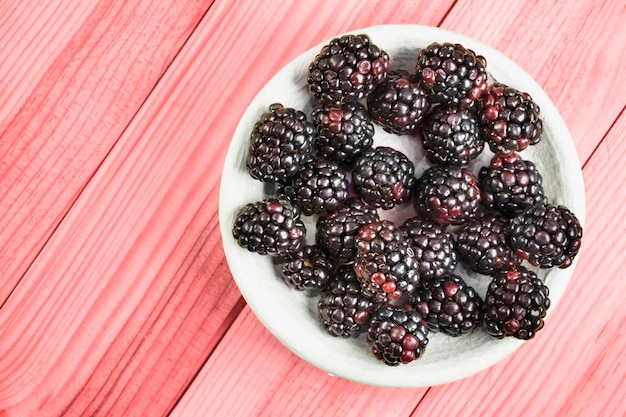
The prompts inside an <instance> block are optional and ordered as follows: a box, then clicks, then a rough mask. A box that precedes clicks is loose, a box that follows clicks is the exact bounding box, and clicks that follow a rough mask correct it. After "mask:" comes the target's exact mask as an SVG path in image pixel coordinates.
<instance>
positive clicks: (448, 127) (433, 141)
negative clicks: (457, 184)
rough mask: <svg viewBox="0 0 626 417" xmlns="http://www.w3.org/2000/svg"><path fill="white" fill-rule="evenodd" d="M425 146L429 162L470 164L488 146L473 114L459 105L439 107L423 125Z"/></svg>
mask: <svg viewBox="0 0 626 417" xmlns="http://www.w3.org/2000/svg"><path fill="white" fill-rule="evenodd" d="M422 143H423V145H424V150H425V151H426V157H427V158H428V160H429V161H431V162H432V163H435V164H441V165H447V164H450V165H468V164H469V163H470V162H471V161H472V160H474V159H475V158H476V157H477V156H478V155H480V153H481V152H482V151H483V148H484V147H485V142H484V141H483V139H482V138H481V136H480V133H479V129H478V117H477V116H476V114H475V113H474V112H473V111H470V110H465V109H462V108H460V107H458V106H454V105H453V106H439V107H436V108H435V109H434V110H433V111H432V112H431V113H430V114H429V115H428V116H427V117H426V118H425V120H424V122H423V123H422Z"/></svg>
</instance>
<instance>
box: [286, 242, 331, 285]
mask: <svg viewBox="0 0 626 417" xmlns="http://www.w3.org/2000/svg"><path fill="white" fill-rule="evenodd" d="M333 268H334V267H333V262H332V260H331V259H330V256H328V254H327V253H326V252H325V251H324V250H323V249H322V248H320V247H319V246H317V245H303V246H302V247H301V248H300V249H299V250H298V251H297V252H296V253H295V254H291V255H289V256H288V257H286V258H285V260H284V262H283V263H282V265H281V269H280V277H281V278H282V279H283V281H285V283H286V284H287V285H288V286H290V287H291V288H294V289H296V290H298V291H304V290H316V289H320V288H323V287H324V286H325V285H326V283H327V282H328V280H329V279H330V276H331V273H332V271H333Z"/></svg>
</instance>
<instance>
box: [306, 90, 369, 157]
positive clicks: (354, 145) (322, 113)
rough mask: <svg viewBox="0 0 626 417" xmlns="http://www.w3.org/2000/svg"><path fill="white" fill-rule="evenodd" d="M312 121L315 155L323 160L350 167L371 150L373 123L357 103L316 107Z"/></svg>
mask: <svg viewBox="0 0 626 417" xmlns="http://www.w3.org/2000/svg"><path fill="white" fill-rule="evenodd" d="M312 118H313V124H314V125H315V126H316V127H317V139H316V141H315V146H316V148H317V152H318V154H319V155H321V156H322V157H324V158H326V159H329V160H331V161H336V162H339V163H348V164H349V163H352V161H353V160H354V158H356V157H357V156H359V155H361V154H362V153H363V152H364V151H365V150H366V149H369V148H371V147H372V143H373V142H374V123H373V121H372V117H371V116H370V114H369V113H368V112H367V109H366V108H365V106H363V105H362V104H361V103H359V102H355V103H345V104H343V105H341V106H324V105H320V106H316V107H315V108H314V109H313V112H312Z"/></svg>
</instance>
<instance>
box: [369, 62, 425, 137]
mask: <svg viewBox="0 0 626 417" xmlns="http://www.w3.org/2000/svg"><path fill="white" fill-rule="evenodd" d="M428 106H429V104H428V99H427V95H426V92H425V91H424V90H423V89H422V87H420V86H419V84H418V82H417V79H416V78H415V76H414V75H412V74H409V73H408V72H407V71H404V70H392V71H389V73H388V74H387V79H386V80H385V81H384V82H382V83H381V84H379V85H378V86H377V87H376V88H375V89H374V91H372V92H371V93H370V95H369V96H368V97H367V109H368V110H369V112H370V113H371V115H372V118H373V119H374V121H375V122H376V123H378V124H379V125H380V126H382V127H383V129H384V130H385V131H387V132H389V133H395V134H398V135H403V134H410V133H414V132H415V131H416V130H417V127H418V126H419V123H420V121H421V120H422V118H423V117H424V115H425V114H426V111H427V110H428Z"/></svg>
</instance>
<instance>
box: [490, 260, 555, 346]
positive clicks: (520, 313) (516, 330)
mask: <svg viewBox="0 0 626 417" xmlns="http://www.w3.org/2000/svg"><path fill="white" fill-rule="evenodd" d="M548 295H549V291H548V287H546V286H545V285H544V283H543V282H542V281H541V280H540V279H539V278H537V275H536V274H535V273H534V272H533V271H530V270H528V269H526V268H524V267H523V266H518V267H516V268H515V269H511V270H506V271H500V272H498V273H497V274H496V275H495V276H494V278H493V280H492V281H491V283H490V284H489V287H488V289H487V294H486V295H485V302H484V304H483V313H482V318H483V328H484V329H485V330H486V331H487V333H489V334H490V335H491V336H493V337H495V338H498V339H501V338H504V337H507V336H512V337H515V338H518V339H524V340H528V339H532V338H533V337H534V336H535V334H536V333H537V332H538V331H539V330H541V328H543V319H544V317H545V316H546V311H547V310H548V308H549V307H550V299H549V298H548Z"/></svg>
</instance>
